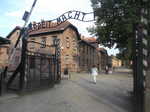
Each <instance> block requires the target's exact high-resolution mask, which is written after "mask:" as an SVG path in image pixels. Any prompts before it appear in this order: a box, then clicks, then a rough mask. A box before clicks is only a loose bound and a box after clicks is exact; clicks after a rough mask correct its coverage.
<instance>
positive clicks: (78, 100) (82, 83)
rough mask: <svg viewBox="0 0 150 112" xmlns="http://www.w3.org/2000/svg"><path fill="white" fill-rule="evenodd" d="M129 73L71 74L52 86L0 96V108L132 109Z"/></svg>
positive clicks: (7, 111) (17, 111) (24, 111)
mask: <svg viewBox="0 0 150 112" xmlns="http://www.w3.org/2000/svg"><path fill="white" fill-rule="evenodd" d="M131 90H132V77H131V75H129V74H126V73H120V72H119V73H113V74H109V75H104V74H101V75H99V76H98V80H97V84H93V83H92V82H91V77H90V76H89V74H86V73H82V74H72V77H71V79H70V80H62V82H61V83H60V84H58V85H55V87H54V88H50V89H46V90H41V91H36V92H32V93H31V92H30V93H27V94H24V95H12V96H11V95H10V96H11V97H8V98H7V97H6V98H5V96H4V97H3V98H2V97H1V98H0V112H132V107H133V106H132V98H131V97H130V95H129V93H128V92H129V91H131Z"/></svg>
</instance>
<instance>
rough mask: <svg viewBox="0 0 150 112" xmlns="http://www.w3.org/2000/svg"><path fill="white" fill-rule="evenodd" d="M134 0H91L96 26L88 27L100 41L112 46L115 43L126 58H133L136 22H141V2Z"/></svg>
mask: <svg viewBox="0 0 150 112" xmlns="http://www.w3.org/2000/svg"><path fill="white" fill-rule="evenodd" d="M138 1H139V0H137V1H136V2H134V0H91V2H92V7H93V10H94V12H95V17H96V23H95V24H96V27H92V28H88V31H89V32H90V33H91V34H94V35H95V36H97V37H98V40H99V42H100V43H101V44H102V45H104V46H106V47H109V48H111V47H112V46H114V45H115V44H116V45H117V46H116V48H118V49H119V50H120V53H122V54H121V55H122V56H125V57H124V58H128V59H129V58H131V54H132V49H131V47H132V38H134V30H133V29H134V24H136V23H138V22H139V19H140V18H139V14H138V12H139V9H140V6H141V4H140V2H138Z"/></svg>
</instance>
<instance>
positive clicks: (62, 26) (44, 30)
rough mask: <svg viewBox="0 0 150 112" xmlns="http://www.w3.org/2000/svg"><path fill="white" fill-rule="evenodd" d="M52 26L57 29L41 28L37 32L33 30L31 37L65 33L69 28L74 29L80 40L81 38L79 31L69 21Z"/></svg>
mask: <svg viewBox="0 0 150 112" xmlns="http://www.w3.org/2000/svg"><path fill="white" fill-rule="evenodd" d="M45 22H46V23H47V22H49V21H45ZM51 24H52V26H55V27H49V28H41V29H38V30H35V31H34V30H33V31H30V33H29V35H30V36H33V35H39V34H46V33H55V32H63V31H64V30H66V29H67V28H68V27H71V28H72V29H74V30H75V31H76V33H77V35H78V38H80V35H79V32H78V29H77V28H76V27H75V26H74V25H72V24H71V23H70V22H68V21H65V22H63V23H61V24H59V25H56V24H57V23H54V22H53V23H51Z"/></svg>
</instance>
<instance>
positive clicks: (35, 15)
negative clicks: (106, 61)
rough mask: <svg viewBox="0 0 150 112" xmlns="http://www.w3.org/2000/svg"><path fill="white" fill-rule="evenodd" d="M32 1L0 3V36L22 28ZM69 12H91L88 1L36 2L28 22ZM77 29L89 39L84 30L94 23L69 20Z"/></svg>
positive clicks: (114, 52) (14, 0)
mask: <svg viewBox="0 0 150 112" xmlns="http://www.w3.org/2000/svg"><path fill="white" fill-rule="evenodd" d="M33 1H34V0H1V3H0V15H1V17H0V36H2V37H6V36H7V35H8V34H9V33H10V32H11V31H12V30H13V28H15V27H16V26H23V24H24V21H23V20H22V16H23V14H24V12H25V10H26V11H29V10H30V8H31V6H32V3H33ZM70 10H77V11H82V12H85V13H88V12H93V9H92V7H91V2H90V0H37V3H36V6H35V8H34V10H33V12H32V15H31V17H30V20H29V21H30V22H33V21H36V22H40V21H41V20H52V19H55V18H57V17H59V16H60V15H61V14H63V13H64V12H67V11H70ZM69 21H70V22H71V23H72V24H73V25H75V26H76V27H77V28H78V31H79V33H81V34H82V35H84V36H87V37H90V36H91V35H90V34H89V33H88V32H87V30H86V28H87V27H90V26H93V25H94V22H81V21H77V20H69ZM117 52H118V50H115V49H114V48H113V49H111V50H110V49H108V54H109V55H111V54H116V53H117Z"/></svg>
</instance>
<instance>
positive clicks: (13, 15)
mask: <svg viewBox="0 0 150 112" xmlns="http://www.w3.org/2000/svg"><path fill="white" fill-rule="evenodd" d="M22 14H23V11H12V12H6V13H5V15H6V16H11V17H16V18H18V17H19V18H20V17H22Z"/></svg>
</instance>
